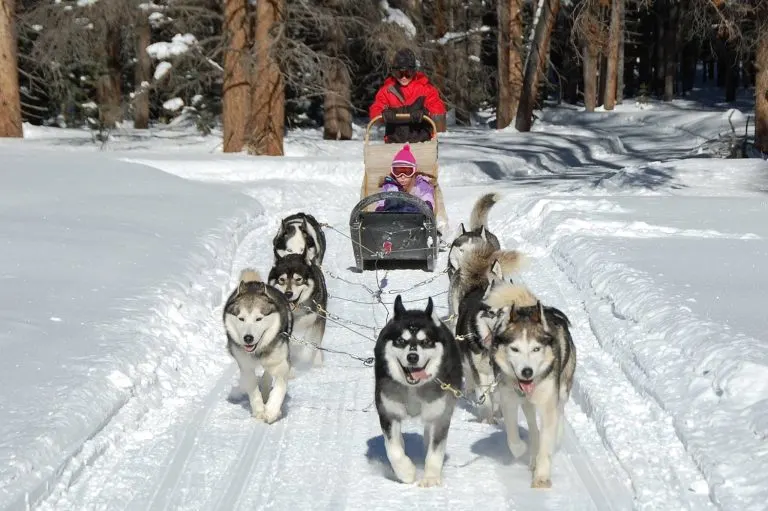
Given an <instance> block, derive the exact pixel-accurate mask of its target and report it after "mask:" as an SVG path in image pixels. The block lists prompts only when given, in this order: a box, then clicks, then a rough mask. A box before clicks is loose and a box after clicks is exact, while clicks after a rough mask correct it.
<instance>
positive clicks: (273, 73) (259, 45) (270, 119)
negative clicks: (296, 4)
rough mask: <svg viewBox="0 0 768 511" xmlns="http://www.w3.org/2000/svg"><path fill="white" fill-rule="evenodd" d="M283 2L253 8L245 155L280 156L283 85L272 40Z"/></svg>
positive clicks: (280, 25)
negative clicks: (254, 62) (251, 67)
mask: <svg viewBox="0 0 768 511" xmlns="http://www.w3.org/2000/svg"><path fill="white" fill-rule="evenodd" d="M284 20H285V0H260V1H259V2H257V4H256V29H255V30H254V46H253V48H254V54H255V55H254V56H255V60H256V65H255V69H254V72H253V73H252V75H251V112H250V120H249V124H250V130H249V131H250V138H249V140H248V154H251V155H270V156H281V155H282V154H283V131H284V130H285V83H284V81H283V75H282V73H281V71H280V66H279V65H278V63H277V61H276V60H275V55H274V51H275V48H274V45H275V42H276V41H277V39H276V36H277V35H278V34H281V33H282V32H283V29H284Z"/></svg>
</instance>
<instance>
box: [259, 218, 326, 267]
mask: <svg viewBox="0 0 768 511" xmlns="http://www.w3.org/2000/svg"><path fill="white" fill-rule="evenodd" d="M272 246H273V250H274V253H275V259H280V258H281V257H285V256H286V255H289V254H304V253H306V258H307V260H309V261H310V262H312V263H315V264H316V265H318V266H321V265H322V264H323V258H324V257H325V246H326V244H325V233H324V232H323V229H322V228H321V227H320V223H319V222H318V221H317V220H316V219H315V217H313V216H312V215H309V214H307V213H303V212H301V213H295V214H293V215H289V216H287V217H285V218H283V220H282V221H281V222H280V229H278V231H277V234H276V235H275V238H274V239H273V240H272Z"/></svg>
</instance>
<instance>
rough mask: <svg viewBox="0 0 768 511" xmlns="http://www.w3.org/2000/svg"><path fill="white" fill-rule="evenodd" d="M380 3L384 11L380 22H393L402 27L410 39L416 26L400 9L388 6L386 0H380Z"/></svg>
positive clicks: (413, 35)
mask: <svg viewBox="0 0 768 511" xmlns="http://www.w3.org/2000/svg"><path fill="white" fill-rule="evenodd" d="M380 5H381V8H382V9H383V10H384V13H385V16H384V18H383V19H382V20H381V21H382V22H384V23H394V24H395V25H398V26H400V27H402V29H403V30H404V31H405V33H406V34H407V35H408V37H410V38H411V39H413V38H414V37H416V26H415V25H414V24H413V22H412V21H411V19H410V18H409V17H408V15H406V14H405V13H404V12H403V11H401V10H400V9H395V8H393V7H390V6H389V2H388V1H387V0H381V4H380Z"/></svg>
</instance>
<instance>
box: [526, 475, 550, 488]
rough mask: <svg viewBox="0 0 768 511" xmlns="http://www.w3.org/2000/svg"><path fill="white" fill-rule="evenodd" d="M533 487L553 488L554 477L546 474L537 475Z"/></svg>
mask: <svg viewBox="0 0 768 511" xmlns="http://www.w3.org/2000/svg"><path fill="white" fill-rule="evenodd" d="M531 488H552V479H550V478H549V477H544V476H536V477H534V478H533V482H532V483H531Z"/></svg>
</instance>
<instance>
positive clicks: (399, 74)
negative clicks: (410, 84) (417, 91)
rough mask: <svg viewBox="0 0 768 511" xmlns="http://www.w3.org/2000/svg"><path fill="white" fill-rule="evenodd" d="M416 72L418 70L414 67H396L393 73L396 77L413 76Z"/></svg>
mask: <svg viewBox="0 0 768 511" xmlns="http://www.w3.org/2000/svg"><path fill="white" fill-rule="evenodd" d="M415 74H416V71H414V70H413V69H395V70H394V71H393V72H392V75H393V76H394V77H395V78H413V75H415Z"/></svg>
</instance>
